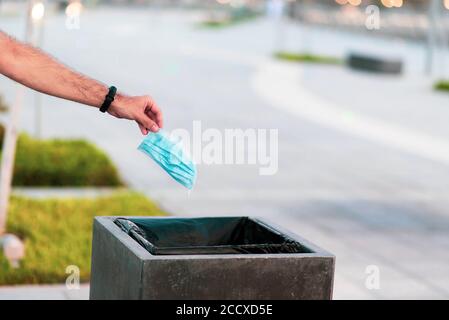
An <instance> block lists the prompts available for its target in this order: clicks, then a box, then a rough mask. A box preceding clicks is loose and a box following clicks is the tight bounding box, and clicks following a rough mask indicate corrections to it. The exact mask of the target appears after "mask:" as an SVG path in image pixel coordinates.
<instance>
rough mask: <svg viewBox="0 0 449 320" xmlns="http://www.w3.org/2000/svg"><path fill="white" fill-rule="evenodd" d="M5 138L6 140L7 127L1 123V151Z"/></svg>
mask: <svg viewBox="0 0 449 320" xmlns="http://www.w3.org/2000/svg"><path fill="white" fill-rule="evenodd" d="M4 138H5V127H4V126H3V125H2V124H1V123H0V149H1V148H3V139H4Z"/></svg>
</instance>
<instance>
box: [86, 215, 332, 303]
mask: <svg viewBox="0 0 449 320" xmlns="http://www.w3.org/2000/svg"><path fill="white" fill-rule="evenodd" d="M93 232H94V234H93V243H92V272H91V286H90V298H91V299H331V298H332V287H333V276H334V259H335V258H334V256H333V255H331V254H330V253H328V252H326V251H324V250H322V249H320V248H318V247H317V246H315V245H313V244H311V243H310V242H308V241H306V240H305V239H302V238H301V237H299V236H297V235H294V234H292V233H289V232H287V231H285V230H282V229H281V228H280V227H278V226H274V225H273V224H272V223H269V222H267V221H265V220H263V219H261V218H250V217H208V218H177V217H170V218H167V217H96V218H95V221H94V231H93Z"/></svg>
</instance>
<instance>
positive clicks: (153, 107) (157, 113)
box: [145, 99, 164, 128]
mask: <svg viewBox="0 0 449 320" xmlns="http://www.w3.org/2000/svg"><path fill="white" fill-rule="evenodd" d="M145 111H148V112H147V113H150V114H152V115H153V117H152V118H153V119H154V120H155V121H156V123H157V124H158V126H159V127H160V128H162V127H163V125H164V124H163V122H164V121H163V117H162V111H161V109H160V108H159V106H158V105H157V104H156V103H155V102H154V101H153V100H152V99H150V100H149V101H148V107H147V108H146V110H145Z"/></svg>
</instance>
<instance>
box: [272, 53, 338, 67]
mask: <svg viewBox="0 0 449 320" xmlns="http://www.w3.org/2000/svg"><path fill="white" fill-rule="evenodd" d="M274 56H275V57H276V58H277V59H280V60H285V61H291V62H302V63H318V64H341V63H342V61H341V60H340V59H338V58H336V57H330V56H322V55H315V54H310V53H293V52H286V51H280V52H276V53H275V54H274Z"/></svg>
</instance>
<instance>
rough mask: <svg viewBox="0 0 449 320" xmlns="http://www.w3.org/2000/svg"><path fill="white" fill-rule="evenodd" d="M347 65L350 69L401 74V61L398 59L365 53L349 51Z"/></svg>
mask: <svg viewBox="0 0 449 320" xmlns="http://www.w3.org/2000/svg"><path fill="white" fill-rule="evenodd" d="M346 63H347V65H348V66H349V67H350V68H352V69H357V70H362V71H368V72H376V73H385V74H401V73H402V61H401V60H399V59H391V58H389V59H387V58H381V57H374V56H371V55H366V54H359V53H351V54H349V56H348V57H347V59H346Z"/></svg>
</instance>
